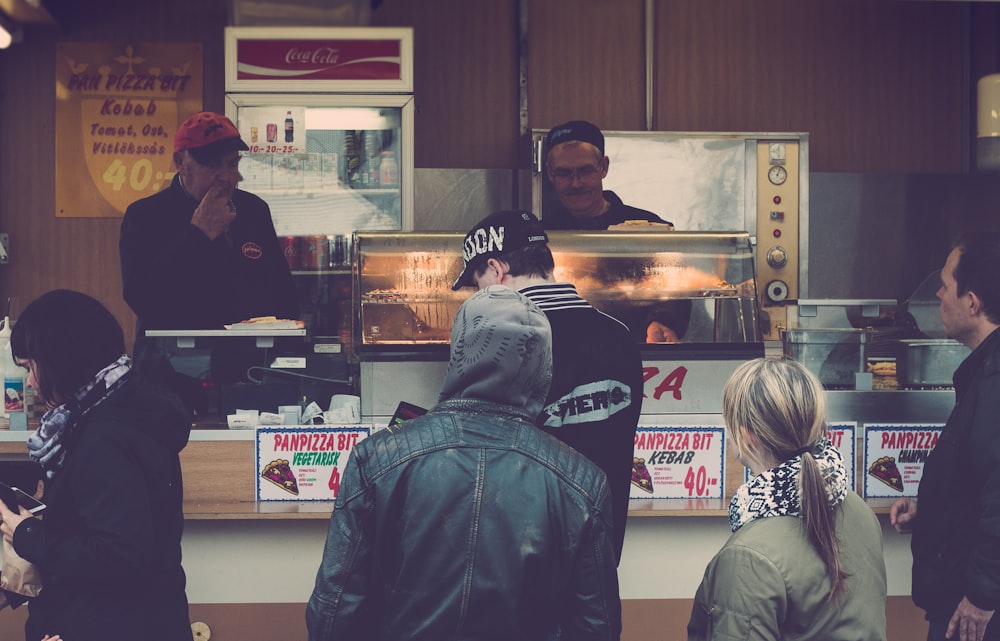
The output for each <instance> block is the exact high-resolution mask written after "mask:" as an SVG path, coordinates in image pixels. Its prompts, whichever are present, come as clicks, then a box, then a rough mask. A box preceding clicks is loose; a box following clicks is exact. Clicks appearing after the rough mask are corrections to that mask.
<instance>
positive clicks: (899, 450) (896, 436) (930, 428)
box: [864, 424, 944, 499]
mask: <svg viewBox="0 0 1000 641" xmlns="http://www.w3.org/2000/svg"><path fill="white" fill-rule="evenodd" d="M943 427H944V426H943V425H897V424H867V425H865V467H864V470H865V472H864V474H865V489H864V496H865V498H868V499H871V498H898V497H901V496H906V497H915V496H916V495H917V489H918V487H919V486H920V478H921V477H922V476H923V473H924V461H926V460H927V455H928V454H930V453H931V450H933V449H934V446H935V445H937V442H938V438H939V437H940V436H941V430H942V429H943Z"/></svg>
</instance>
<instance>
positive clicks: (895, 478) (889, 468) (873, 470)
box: [868, 456, 903, 492]
mask: <svg viewBox="0 0 1000 641" xmlns="http://www.w3.org/2000/svg"><path fill="white" fill-rule="evenodd" d="M868 474H869V475H870V476H872V477H874V478H877V479H878V480H880V481H882V482H883V483H885V484H886V485H888V486H889V487H891V488H892V489H894V490H896V491H897V492H902V491H903V475H902V474H900V473H899V468H898V467H896V459H894V458H892V457H891V456H883V457H881V458H879V459H876V460H875V462H874V463H872V464H871V466H870V467H869V468H868Z"/></svg>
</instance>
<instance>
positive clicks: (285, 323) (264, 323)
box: [225, 316, 306, 330]
mask: <svg viewBox="0 0 1000 641" xmlns="http://www.w3.org/2000/svg"><path fill="white" fill-rule="evenodd" d="M305 326H306V324H305V323H304V322H302V321H300V320H291V319H287V318H278V317H277V316H255V317H253V318H249V319H247V320H245V321H240V322H238V323H233V324H232V325H226V326H225V327H226V329H229V330H233V329H236V330H241V329H247V330H249V329H256V330H265V329H304V328H305Z"/></svg>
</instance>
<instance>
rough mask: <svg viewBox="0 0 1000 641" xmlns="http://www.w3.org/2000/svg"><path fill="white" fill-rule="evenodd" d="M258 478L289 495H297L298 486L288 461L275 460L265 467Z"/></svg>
mask: <svg viewBox="0 0 1000 641" xmlns="http://www.w3.org/2000/svg"><path fill="white" fill-rule="evenodd" d="M260 477H261V478H262V479H267V480H268V481H270V482H272V483H274V484H275V485H277V486H278V487H280V488H281V489H283V490H284V491H286V492H288V493H289V494H294V495H295V496H298V495H299V484H298V483H297V482H296V480H295V474H293V473H292V468H291V467H289V466H288V461H286V460H284V459H277V460H274V461H271V462H270V463H268V464H267V465H265V466H264V469H263V471H261V473H260Z"/></svg>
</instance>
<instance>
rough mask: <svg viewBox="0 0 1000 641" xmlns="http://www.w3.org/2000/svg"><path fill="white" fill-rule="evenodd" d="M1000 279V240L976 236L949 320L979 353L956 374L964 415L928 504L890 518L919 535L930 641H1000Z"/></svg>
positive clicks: (931, 472)
mask: <svg viewBox="0 0 1000 641" xmlns="http://www.w3.org/2000/svg"><path fill="white" fill-rule="evenodd" d="M997 274H1000V234H997V233H984V232H979V233H977V234H975V235H971V236H968V237H967V238H965V239H964V240H963V241H962V242H960V243H959V244H958V245H956V246H955V248H954V249H953V250H952V251H951V253H950V254H949V255H948V259H947V261H945V265H944V268H943V269H942V270H941V288H940V289H939V290H938V292H937V297H938V298H939V299H941V310H940V313H941V323H942V325H943V326H944V330H945V332H946V333H947V335H948V336H949V337H951V338H954V339H955V340H957V341H959V342H961V343H962V344H964V345H966V346H967V347H969V348H970V349H971V350H972V353H971V354H969V355H968V356H967V357H966V359H965V360H964V361H963V362H962V364H961V365H960V366H959V368H958V369H957V370H956V371H955V375H954V382H955V409H954V410H953V411H952V413H951V416H949V417H948V422H947V423H946V424H945V426H944V429H943V430H942V431H941V437H940V438H939V439H938V442H937V445H935V446H934V449H933V450H932V451H931V453H930V455H929V456H928V457H927V461H926V462H925V463H924V471H923V475H922V477H921V479H920V487H919V490H918V494H917V499H918V500H917V501H913V500H912V499H908V498H902V499H898V500H897V501H896V502H895V503H894V504H893V506H892V508H891V509H890V513H889V514H890V521H891V523H892V525H894V526H895V527H896V529H897V530H898V531H900V532H906V531H909V530H912V531H913V540H912V541H911V545H910V546H911V548H912V551H913V588H912V592H913V602H914V603H916V604H917V605H918V606H919V607H921V608H923V609H924V611H926V613H927V620H928V621H929V622H930V626H929V631H928V636H927V638H928V641H944V640H945V639H951V641H982V640H984V639H985V640H988V641H995V640H997V639H1000V624H998V623H997V619H996V617H994V612H996V609H997V607H998V606H1000V424H998V419H1000V280H998V279H997ZM918 504H919V506H920V509H919V512H918V510H917V505H918Z"/></svg>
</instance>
